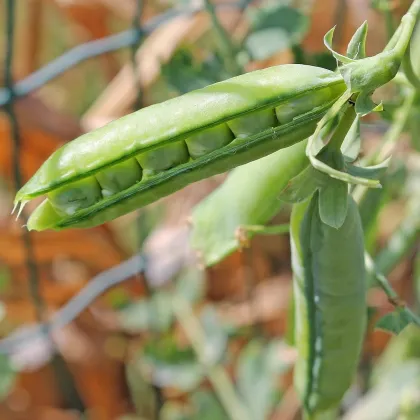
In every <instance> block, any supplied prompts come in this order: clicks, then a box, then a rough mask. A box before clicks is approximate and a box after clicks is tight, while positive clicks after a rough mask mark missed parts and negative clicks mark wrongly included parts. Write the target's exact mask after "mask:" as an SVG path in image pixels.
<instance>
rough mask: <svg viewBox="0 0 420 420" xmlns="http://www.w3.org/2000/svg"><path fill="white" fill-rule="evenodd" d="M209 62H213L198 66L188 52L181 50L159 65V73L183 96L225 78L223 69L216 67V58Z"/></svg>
mask: <svg viewBox="0 0 420 420" xmlns="http://www.w3.org/2000/svg"><path fill="white" fill-rule="evenodd" d="M211 61H215V62H212V63H203V64H202V65H200V64H199V63H197V62H196V61H194V57H193V55H192V53H191V52H190V51H188V50H186V49H181V50H179V51H177V52H176V53H175V54H174V55H173V56H172V58H171V60H169V61H168V62H167V63H162V64H161V71H162V75H163V77H164V78H165V80H166V82H167V83H168V84H169V85H170V86H171V87H172V88H173V89H175V90H176V91H177V92H178V93H180V94H183V93H187V92H189V91H191V90H195V89H200V88H203V87H205V86H207V85H209V84H212V83H216V82H219V81H220V80H222V79H223V78H224V77H227V75H226V74H224V70H223V68H222V67H221V66H217V65H216V61H217V59H216V56H214V57H212V60H211ZM219 64H220V63H219Z"/></svg>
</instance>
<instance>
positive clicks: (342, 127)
mask: <svg viewBox="0 0 420 420" xmlns="http://www.w3.org/2000/svg"><path fill="white" fill-rule="evenodd" d="M355 119H356V112H355V111H354V107H353V106H351V105H350V104H349V105H347V109H346V110H345V111H344V114H343V116H342V117H341V119H340V122H339V124H338V127H337V128H336V129H335V131H334V134H333V136H332V138H331V140H330V141H329V143H328V147H329V148H330V149H331V150H335V151H340V149H341V146H342V144H343V142H344V139H345V138H346V135H347V133H348V132H349V130H350V127H351V126H352V124H353V122H354V120H355Z"/></svg>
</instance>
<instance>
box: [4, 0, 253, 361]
mask: <svg viewBox="0 0 420 420" xmlns="http://www.w3.org/2000/svg"><path fill="white" fill-rule="evenodd" d="M249 3H250V0H241V1H236V2H226V3H219V4H218V5H217V7H218V8H237V9H239V10H244V8H245V7H246V6H247V5H248V4H249ZM3 4H4V5H5V9H6V10H5V13H4V15H5V17H6V57H5V65H4V81H5V86H4V88H0V108H4V110H5V112H6V113H7V115H8V117H9V122H10V127H11V140H12V142H13V148H12V150H13V157H12V160H13V168H14V181H15V188H16V190H18V189H19V188H20V187H21V186H22V174H21V170H20V164H19V162H20V153H21V150H20V133H19V124H18V121H17V118H16V114H15V112H14V102H15V101H16V100H17V99H18V98H21V97H23V96H26V95H28V94H29V93H31V92H33V91H34V90H36V89H38V88H40V87H41V86H43V85H45V84H46V83H48V82H49V81H51V80H53V79H54V78H56V77H58V76H60V75H61V74H63V73H64V72H66V71H67V70H69V69H71V68H73V67H75V66H77V65H78V64H79V63H81V62H83V61H85V60H87V59H90V58H93V57H97V56H99V55H102V54H106V53H109V52H112V51H116V50H119V49H122V48H125V47H131V48H132V54H131V57H132V64H133V69H134V70H135V69H136V68H138V66H137V63H136V51H137V47H138V45H139V44H140V43H141V41H142V40H143V39H144V37H146V36H147V35H148V34H150V33H151V32H153V31H154V30H156V29H157V28H158V27H160V26H161V25H163V24H165V23H166V22H168V21H169V20H171V19H173V18H175V17H177V16H181V15H193V14H195V13H197V12H199V11H201V10H203V7H190V8H178V9H171V10H169V11H166V12H164V13H162V14H160V15H158V16H156V17H154V18H152V19H150V20H149V21H148V22H146V23H145V24H144V25H142V26H140V24H139V21H140V19H139V18H140V15H141V11H142V6H143V2H142V0H137V8H136V13H135V15H134V17H133V23H132V28H130V29H128V30H126V31H123V32H120V33H118V34H115V35H111V36H108V37H105V38H102V39H98V40H94V41H91V42H87V43H84V44H82V45H78V46H76V47H74V48H72V49H70V50H69V51H67V52H66V53H64V54H63V55H61V56H59V57H58V58H56V59H55V60H53V61H51V62H49V63H48V64H46V65H45V66H43V67H41V68H40V69H39V70H37V71H35V72H33V73H32V74H30V75H29V76H27V77H26V78H24V79H23V80H20V81H18V82H16V83H15V82H14V80H13V71H12V70H13V43H14V36H15V18H16V16H15V14H16V2H15V0H7V1H6V2H4V3H3ZM136 79H137V80H138V77H137V78H136ZM137 87H138V96H137V101H136V104H135V107H136V108H139V107H140V106H141V90H140V89H139V86H137ZM21 217H23V220H24V222H25V219H26V217H25V213H24V212H23V213H22V215H21ZM21 232H22V233H21V234H22V241H23V244H24V249H25V256H26V267H27V270H28V273H29V285H30V292H31V296H32V299H33V302H34V305H35V307H36V314H37V319H38V322H39V324H38V325H35V326H31V327H29V328H27V329H25V330H24V331H21V332H16V333H12V334H11V335H10V336H9V337H6V338H4V339H2V340H0V353H12V352H14V351H16V350H17V349H18V348H19V347H20V346H22V345H26V344H28V342H30V341H31V340H33V339H35V338H44V339H48V338H49V335H50V334H51V332H53V331H54V330H56V329H57V328H62V327H63V326H65V325H67V324H69V323H70V322H72V321H73V320H74V319H75V318H76V317H77V316H78V315H79V314H80V313H81V312H82V311H83V310H85V309H86V308H87V307H88V306H89V305H90V303H91V302H92V301H94V300H95V299H96V298H97V297H99V296H100V295H101V294H102V293H104V292H105V291H106V290H107V289H109V288H111V287H114V286H115V285H117V284H119V283H121V282H123V281H125V280H127V279H128V278H130V277H132V276H133V275H139V274H142V273H144V271H145V268H146V260H145V257H144V256H142V255H140V254H139V255H135V256H133V257H131V258H129V259H127V260H126V261H123V262H122V263H121V264H119V265H118V266H115V267H113V268H111V269H109V270H106V271H104V272H102V273H100V274H98V275H97V276H95V277H93V278H92V279H91V281H90V282H89V283H88V284H87V285H86V286H85V287H84V288H83V289H82V290H81V291H80V292H79V294H78V295H76V296H75V297H74V298H73V299H71V300H70V301H69V302H68V303H67V304H66V305H65V306H64V307H63V308H62V309H61V310H59V311H58V312H57V313H56V314H55V316H54V317H53V319H51V320H49V321H48V322H44V319H45V317H44V309H45V305H44V303H43V301H42V298H41V296H40V294H39V287H38V277H39V276H38V272H37V265H36V260H35V258H34V252H33V246H32V241H31V234H30V232H29V231H27V230H26V229H22V231H21Z"/></svg>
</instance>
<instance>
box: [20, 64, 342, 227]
mask: <svg viewBox="0 0 420 420" xmlns="http://www.w3.org/2000/svg"><path fill="white" fill-rule="evenodd" d="M344 91H345V84H344V82H343V80H342V78H341V76H340V75H338V74H336V73H333V72H331V71H328V70H325V69H321V68H317V67H311V66H304V65H296V64H290V65H282V66H276V67H270V68H267V69H264V70H259V71H255V72H251V73H247V74H244V75H241V76H238V77H234V78H231V79H228V80H225V81H223V82H219V83H216V84H213V85H210V86H207V87H205V88H203V89H199V90H195V91H192V92H189V93H187V94H185V95H182V96H180V97H177V98H174V99H170V100H168V101H165V102H162V103H159V104H156V105H152V106H149V107H147V108H144V109H142V110H140V111H137V112H134V113H132V114H130V115H127V116H125V117H122V118H120V119H118V120H116V121H114V122H112V123H110V124H108V125H106V126H104V127H102V128H100V129H97V130H95V131H92V132H90V133H87V134H85V135H82V136H80V137H79V138H77V139H76V140H74V141H72V142H70V143H68V144H66V145H64V146H63V147H61V148H60V149H58V150H57V151H56V152H55V153H53V154H52V155H51V156H50V157H49V159H48V160H47V161H46V162H44V164H43V165H42V166H41V168H40V169H39V170H38V171H37V172H36V173H35V175H34V176H33V177H32V178H31V179H30V180H29V181H28V183H27V184H26V185H24V186H23V188H22V189H21V190H20V191H18V193H17V195H16V199H15V203H19V202H22V203H25V202H27V201H29V200H31V199H33V198H35V197H37V196H42V195H46V199H45V200H44V201H43V202H42V203H41V205H40V206H38V207H37V208H36V209H35V211H34V212H33V213H32V215H31V216H30V218H29V221H28V229H34V230H44V229H56V230H61V229H64V228H70V227H91V226H95V225H98V224H101V223H104V222H106V221H109V220H112V219H115V218H116V217H119V216H121V215H123V214H126V213H128V212H131V211H133V210H136V209H137V208H139V207H142V206H144V205H147V204H149V203H151V202H154V201H156V200H158V199H160V198H161V197H164V196H166V195H169V194H171V193H173V192H174V191H177V190H179V189H181V188H183V187H185V186H186V185H188V184H190V183H192V182H196V181H198V180H200V179H203V178H207V177H209V176H212V175H215V174H218V173H222V172H225V171H227V170H230V169H232V168H234V167H236V166H239V165H243V164H245V163H248V162H250V161H253V160H256V159H259V158H261V157H264V156H267V155H269V154H271V153H273V152H275V151H277V150H279V149H282V148H285V147H288V146H290V145H292V144H295V143H297V142H300V141H302V140H304V139H305V138H307V137H308V136H309V135H311V134H312V132H313V131H314V129H315V127H316V123H317V122H318V121H319V120H320V119H321V118H322V116H323V115H325V113H326V111H327V110H328V109H329V107H330V106H331V105H332V103H333V102H334V101H335V100H336V99H337V98H338V97H339V96H340V95H341V94H342V93H343V92H344Z"/></svg>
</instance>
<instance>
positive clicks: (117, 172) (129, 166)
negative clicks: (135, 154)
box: [95, 158, 142, 197]
mask: <svg viewBox="0 0 420 420" xmlns="http://www.w3.org/2000/svg"><path fill="white" fill-rule="evenodd" d="M95 176H96V179H97V180H98V182H99V185H100V186H101V188H102V195H103V196H104V197H109V196H111V195H113V194H116V193H118V192H120V191H123V190H125V189H127V188H129V187H131V186H132V185H134V184H135V183H136V182H139V181H141V176H142V171H141V167H140V165H139V163H138V162H137V160H136V159H134V158H132V159H128V160H126V161H124V162H120V163H116V164H115V165H112V166H111V167H109V168H106V169H103V170H101V171H100V172H98V173H97V174H96V175H95Z"/></svg>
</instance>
